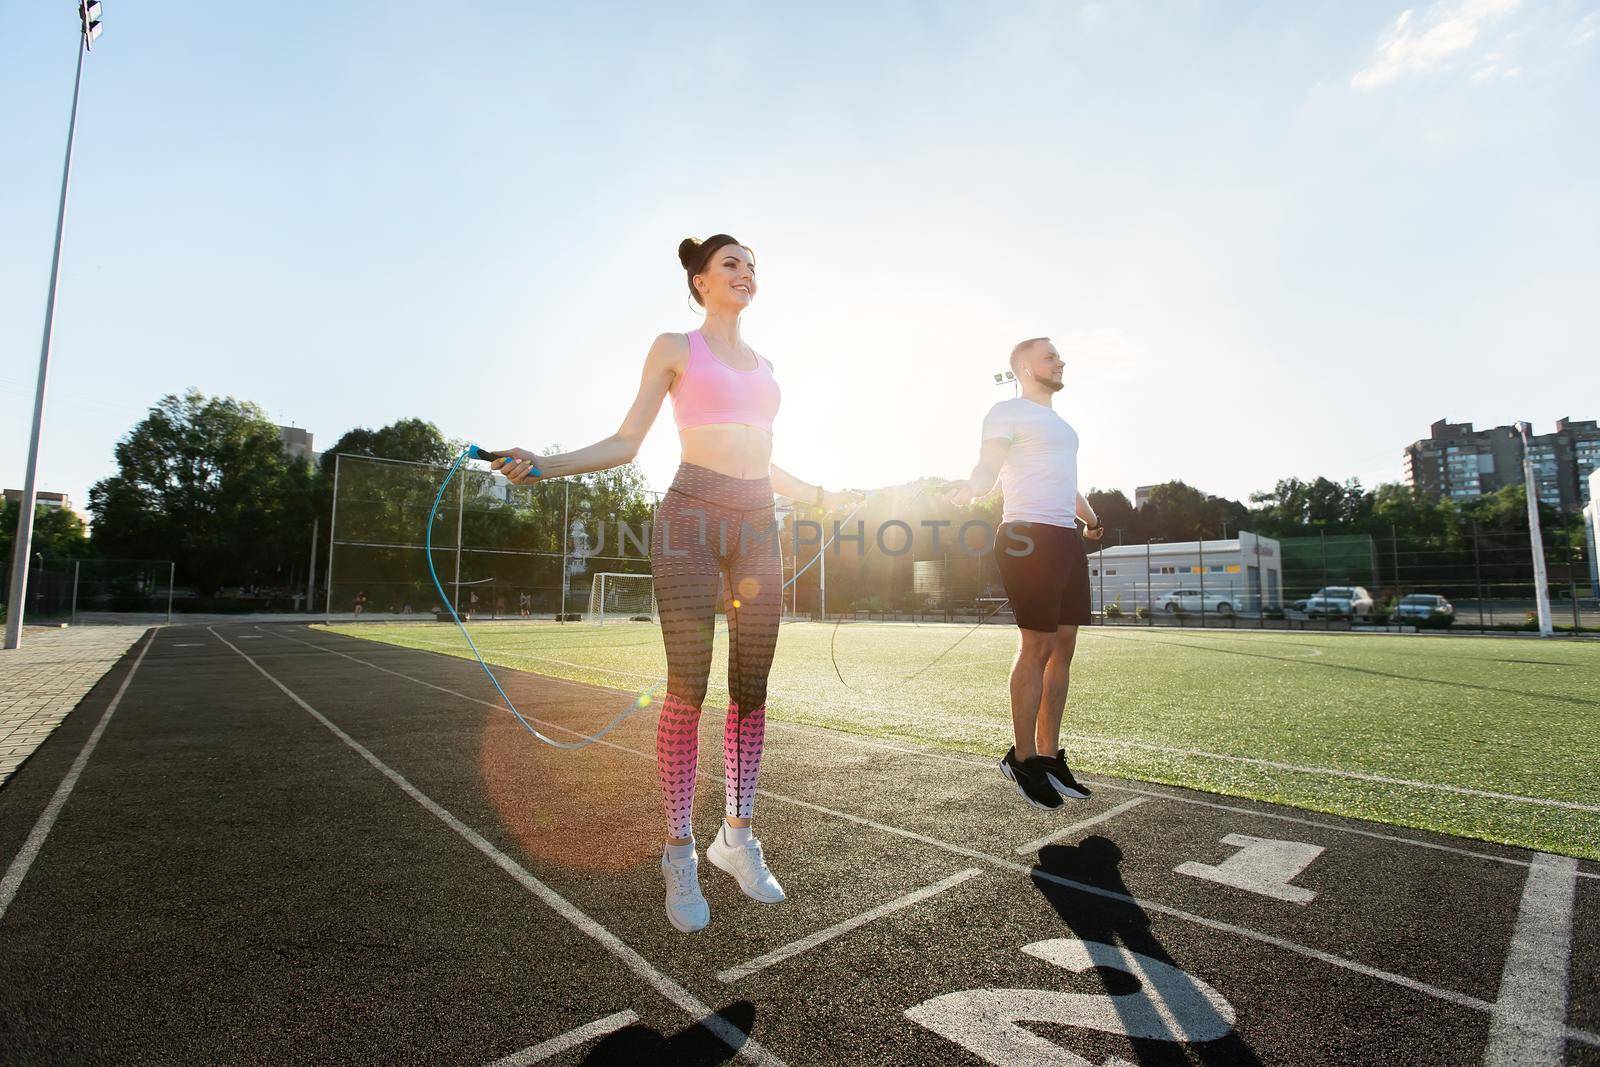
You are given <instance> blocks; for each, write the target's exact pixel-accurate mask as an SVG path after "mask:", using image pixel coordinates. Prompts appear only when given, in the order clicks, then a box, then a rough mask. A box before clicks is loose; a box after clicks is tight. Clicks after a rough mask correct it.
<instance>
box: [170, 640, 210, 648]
mask: <svg viewBox="0 0 1600 1067" xmlns="http://www.w3.org/2000/svg"><path fill="white" fill-rule="evenodd" d="M204 644H205V642H204V641H177V642H174V644H173V646H172V647H173V648H199V647H200V646H202V645H204Z"/></svg>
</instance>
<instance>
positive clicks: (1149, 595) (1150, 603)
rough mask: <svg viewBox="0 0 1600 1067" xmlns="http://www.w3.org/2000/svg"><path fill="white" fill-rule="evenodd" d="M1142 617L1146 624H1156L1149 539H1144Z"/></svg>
mask: <svg viewBox="0 0 1600 1067" xmlns="http://www.w3.org/2000/svg"><path fill="white" fill-rule="evenodd" d="M1144 617H1145V625H1146V626H1154V625H1155V624H1156V595H1155V591H1154V590H1153V589H1151V588H1150V539H1149V538H1148V537H1146V538H1145V539H1144Z"/></svg>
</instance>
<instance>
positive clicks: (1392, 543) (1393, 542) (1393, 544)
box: [1389, 522, 1404, 597]
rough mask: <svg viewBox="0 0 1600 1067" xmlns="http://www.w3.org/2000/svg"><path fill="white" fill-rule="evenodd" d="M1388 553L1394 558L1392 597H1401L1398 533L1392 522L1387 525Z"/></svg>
mask: <svg viewBox="0 0 1600 1067" xmlns="http://www.w3.org/2000/svg"><path fill="white" fill-rule="evenodd" d="M1389 552H1390V554H1392V555H1393V556H1394V595H1395V596H1397V597H1399V596H1403V595H1404V593H1402V591H1401V587H1400V531H1399V530H1397V529H1395V525H1394V523H1392V522H1391V523H1390V524H1389Z"/></svg>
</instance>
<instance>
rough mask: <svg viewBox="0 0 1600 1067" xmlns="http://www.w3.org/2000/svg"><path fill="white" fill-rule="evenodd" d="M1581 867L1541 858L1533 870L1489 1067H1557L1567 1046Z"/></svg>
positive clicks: (1503, 985) (1566, 859)
mask: <svg viewBox="0 0 1600 1067" xmlns="http://www.w3.org/2000/svg"><path fill="white" fill-rule="evenodd" d="M1577 872H1578V861H1577V860H1575V859H1573V858H1572V857H1571V856H1551V855H1548V854H1546V853H1543V852H1541V853H1539V854H1538V855H1536V856H1535V857H1534V858H1533V866H1531V867H1529V868H1528V882H1527V885H1526V886H1525V887H1524V888H1523V890H1522V907H1521V908H1520V909H1519V910H1518V912H1517V925H1516V930H1515V932H1514V933H1513V934H1512V935H1511V948H1510V949H1509V950H1508V951H1507V953H1506V966H1505V971H1504V973H1503V974H1502V976H1501V978H1500V999H1499V1000H1498V1001H1497V1002H1496V1003H1495V1006H1494V1020H1493V1022H1491V1023H1490V1025H1489V1043H1488V1046H1487V1048H1486V1049H1485V1050H1484V1054H1483V1062H1484V1063H1485V1064H1486V1065H1487V1067H1545V1065H1547V1064H1548V1065H1551V1067H1557V1065H1559V1064H1560V1063H1561V1062H1562V1060H1563V1059H1565V1053H1566V1043H1565V1042H1564V1041H1563V1040H1562V1037H1563V1036H1564V1035H1563V1034H1562V1033H1561V1032H1560V1031H1559V1029H1558V1030H1556V1031H1555V1032H1552V1029H1551V1027H1552V1024H1553V1025H1555V1026H1556V1027H1559V1026H1560V1025H1561V1024H1563V1023H1565V1022H1566V1018H1567V969H1568V966H1569V965H1570V963H1571V960H1572V901H1573V897H1574V895H1575V894H1576V890H1577V887H1578V879H1577Z"/></svg>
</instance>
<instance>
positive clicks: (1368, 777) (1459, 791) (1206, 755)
mask: <svg viewBox="0 0 1600 1067" xmlns="http://www.w3.org/2000/svg"><path fill="white" fill-rule="evenodd" d="M1067 736H1068V737H1069V738H1071V739H1072V740H1074V741H1087V742H1089V743H1091V744H1097V745H1111V746H1121V747H1123V748H1138V749H1148V750H1149V751H1151V752H1165V753H1167V754H1169V755H1175V756H1197V757H1200V758H1202V759H1214V760H1222V761H1223V762H1226V763H1244V764H1248V765H1250V766H1252V767H1270V768H1272V769H1273V770H1275V771H1294V772H1296V773H1299V774H1318V775H1326V776H1328V777H1330V778H1350V779H1354V780H1355V781H1358V782H1377V783H1379V784H1380V785H1403V786H1406V787H1407V788H1410V789H1429V790H1433V791H1434V792H1438V793H1453V794H1455V795H1456V796H1465V797H1484V798H1486V799H1488V800H1508V801H1511V802H1512V803H1515V804H1536V805H1538V806H1539V807H1542V808H1563V809H1565V810H1567V811H1593V812H1600V804H1580V803H1578V802H1577V801H1575V800H1547V799H1546V798H1544V797H1525V796H1522V795H1520V794H1517V793H1496V792H1493V791H1492V790H1488V789H1471V788H1468V787H1467V786H1464V785H1443V784H1441V783H1439V782H1421V781H1418V780H1417V779H1415V778H1392V777H1390V776H1389V775H1387V774H1369V773H1368V772H1366V771H1345V770H1340V769H1338V768H1336V767H1311V766H1306V765H1304V764H1300V763H1283V762H1280V761H1279V760H1270V759H1258V758H1256V757H1255V756H1230V755H1227V754H1226V753H1222V752H1207V751H1205V750H1204V749H1198V748H1173V747H1171V746H1169V745H1157V744H1153V743H1151V742H1149V741H1129V740H1125V739H1123V738H1120V737H1101V736H1099V735H1098V734H1068V735H1067Z"/></svg>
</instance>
